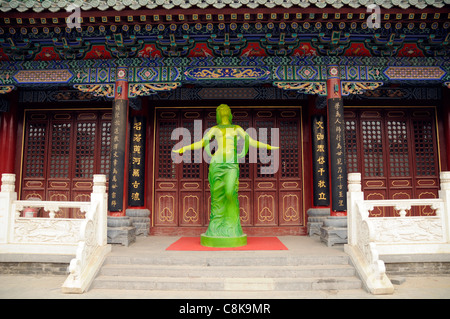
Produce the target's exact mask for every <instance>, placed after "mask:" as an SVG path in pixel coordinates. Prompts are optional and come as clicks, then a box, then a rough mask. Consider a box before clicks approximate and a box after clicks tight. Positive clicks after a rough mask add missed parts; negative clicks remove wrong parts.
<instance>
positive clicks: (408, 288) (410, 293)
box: [0, 237, 450, 299]
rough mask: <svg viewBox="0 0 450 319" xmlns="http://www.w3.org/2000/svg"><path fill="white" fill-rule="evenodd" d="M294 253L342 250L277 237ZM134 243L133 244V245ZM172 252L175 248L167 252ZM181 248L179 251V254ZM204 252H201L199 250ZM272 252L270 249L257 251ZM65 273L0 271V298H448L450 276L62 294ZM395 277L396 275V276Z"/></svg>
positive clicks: (138, 248)
mask: <svg viewBox="0 0 450 319" xmlns="http://www.w3.org/2000/svg"><path fill="white" fill-rule="evenodd" d="M279 238H280V239H281V240H282V242H283V243H284V244H285V245H286V246H287V247H288V248H289V253H294V254H302V253H304V254H323V253H329V254H336V255H339V254H344V252H343V246H342V245H336V246H333V247H327V246H326V245H324V244H322V243H320V241H319V240H317V239H316V238H314V237H279ZM176 239H177V237H144V238H142V237H139V238H138V240H137V242H136V243H135V244H133V245H132V246H130V247H128V248H127V247H124V246H119V245H117V246H116V245H115V246H114V247H113V250H112V254H120V253H121V252H123V251H124V250H127V249H128V251H133V253H136V254H142V253H143V252H144V251H146V252H148V251H152V250H153V251H159V252H160V253H163V252H164V249H165V247H167V246H168V245H170V243H172V242H174V241H175V240H176ZM133 246H134V247H133ZM167 253H170V254H174V253H177V252H167ZM184 253H185V252H179V254H180V255H182V254H184ZM202 253H204V252H202ZM259 253H263V254H264V253H267V254H273V252H259ZM65 279H66V276H56V275H50V276H43V275H0V298H1V299H110V298H113V299H230V298H231V299H242V298H243V299H247V298H248V299H450V276H426V277H424V276H403V278H400V279H404V280H399V282H401V284H399V285H394V287H395V292H394V294H393V295H379V296H375V295H371V294H369V293H367V292H366V291H364V290H363V289H353V290H343V291H339V290H326V291H300V292H298V291H296V292H292V291H287V292H284V291H277V292H274V291H239V292H236V291H207V292H201V291H200V292H199V291H146V290H113V289H91V290H89V291H88V292H86V293H84V294H63V293H61V285H62V284H63V282H64V280H65ZM396 279H399V278H396Z"/></svg>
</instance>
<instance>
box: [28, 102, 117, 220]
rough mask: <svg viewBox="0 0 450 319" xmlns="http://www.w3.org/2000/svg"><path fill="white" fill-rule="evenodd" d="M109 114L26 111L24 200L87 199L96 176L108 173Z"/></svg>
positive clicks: (74, 212) (73, 212)
mask: <svg viewBox="0 0 450 319" xmlns="http://www.w3.org/2000/svg"><path fill="white" fill-rule="evenodd" d="M110 115H111V112H110V111H103V110H89V111H71V110H64V111H54V112H48V113H43V112H40V111H30V112H28V113H27V115H26V122H25V128H26V133H25V143H24V164H23V176H22V189H21V198H24V199H27V198H30V197H31V198H33V197H36V196H40V199H41V200H58V201H89V200H90V194H91V192H92V178H93V175H94V174H106V175H107V174H108V172H109V148H110V126H111V123H110V121H111V116H110ZM43 216H48V212H44V214H43ZM56 216H57V217H74V218H83V217H84V213H83V214H81V212H80V211H79V210H78V209H64V210H62V211H61V212H59V213H57V214H56Z"/></svg>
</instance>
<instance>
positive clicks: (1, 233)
mask: <svg viewBox="0 0 450 319" xmlns="http://www.w3.org/2000/svg"><path fill="white" fill-rule="evenodd" d="M15 184H16V175H15V174H2V186H1V191H0V243H1V244H6V243H7V242H8V241H9V232H10V229H11V223H12V221H13V219H14V212H13V210H12V203H13V201H15V200H17V193H16V192H15Z"/></svg>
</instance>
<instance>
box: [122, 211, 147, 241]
mask: <svg viewBox="0 0 450 319" xmlns="http://www.w3.org/2000/svg"><path fill="white" fill-rule="evenodd" d="M126 215H127V217H129V218H130V220H131V225H133V226H134V227H136V236H138V235H144V236H148V235H149V232H150V210H148V209H134V208H129V209H127V210H126Z"/></svg>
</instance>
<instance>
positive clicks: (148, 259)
mask: <svg viewBox="0 0 450 319" xmlns="http://www.w3.org/2000/svg"><path fill="white" fill-rule="evenodd" d="M348 263H349V257H348V256H347V255H336V256H333V255H304V256H276V255H271V256H251V255H247V254H221V255H216V254H214V255H212V254H207V255H194V254H169V255H167V254H163V255H153V256H136V255H131V256H129V255H109V256H107V257H106V260H105V264H132V265H136V264H147V265H168V266H169V265H191V266H256V265H264V266H301V265H348Z"/></svg>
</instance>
